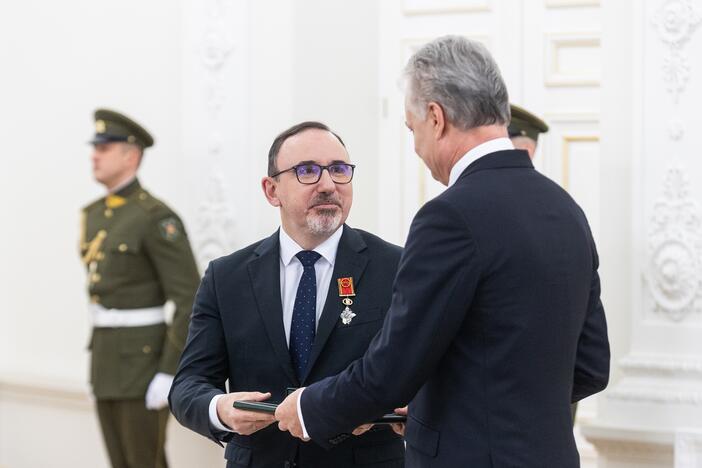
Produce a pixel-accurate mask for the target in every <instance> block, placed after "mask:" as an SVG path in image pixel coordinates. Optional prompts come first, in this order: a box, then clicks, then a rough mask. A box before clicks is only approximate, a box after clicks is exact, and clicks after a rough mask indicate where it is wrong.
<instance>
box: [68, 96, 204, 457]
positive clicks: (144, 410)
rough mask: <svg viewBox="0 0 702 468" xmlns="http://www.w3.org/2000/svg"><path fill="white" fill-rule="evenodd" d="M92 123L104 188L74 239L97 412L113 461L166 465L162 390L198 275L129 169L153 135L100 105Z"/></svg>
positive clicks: (181, 234)
mask: <svg viewBox="0 0 702 468" xmlns="http://www.w3.org/2000/svg"><path fill="white" fill-rule="evenodd" d="M95 131H96V133H95V137H94V139H93V140H92V141H91V143H92V144H93V146H94V152H93V155H92V163H93V175H94V177H95V179H96V180H97V181H98V182H99V183H100V184H102V185H104V186H105V188H106V189H107V194H106V196H104V197H102V198H100V199H99V200H96V201H95V202H93V203H91V204H90V205H88V206H86V207H85V208H84V209H83V226H82V239H81V244H80V247H81V256H82V260H83V263H84V264H85V266H86V269H87V272H88V293H89V295H90V314H91V319H92V323H93V333H92V339H91V342H90V349H91V351H92V360H91V361H92V362H91V370H90V376H91V383H92V387H93V393H94V394H95V398H96V402H97V413H98V417H99V419H100V425H101V428H102V433H103V437H104V440H105V444H106V446H107V451H108V453H109V456H110V460H111V462H112V466H113V467H115V468H136V467H139V468H142V467H143V468H147V467H158V468H161V467H166V466H167V463H166V456H165V452H164V443H165V430H166V422H167V420H168V408H167V404H168V400H167V398H168V391H169V389H170V386H171V383H172V381H173V375H174V374H175V371H176V367H177V365H178V360H179V358H180V353H181V351H182V349H183V346H184V344H185V339H186V336H187V333H188V330H187V329H188V322H189V319H190V312H191V309H192V303H193V298H194V295H195V291H196V289H197V287H198V284H199V282H200V276H199V274H198V271H197V267H196V265H195V260H194V258H193V253H192V250H191V248H190V243H189V241H188V237H187V236H186V233H185V229H184V228H183V223H182V222H181V220H180V218H179V217H178V215H176V214H175V213H174V212H173V211H172V210H171V209H170V208H169V207H168V206H166V205H165V204H164V203H163V202H161V201H160V200H158V199H157V198H155V197H153V196H152V195H151V194H149V192H147V191H146V190H144V189H143V188H142V187H141V185H140V184H139V181H138V180H137V178H136V174H137V170H138V168H139V164H140V162H141V158H142V157H143V153H144V149H145V148H148V147H150V146H152V145H153V144H154V140H153V138H152V137H151V135H149V133H148V132H147V131H146V130H144V128H142V127H141V126H140V125H139V124H137V123H136V122H134V121H133V120H131V119H129V118H128V117H126V116H124V115H122V114H120V113H118V112H114V111H110V110H106V109H98V110H97V111H95ZM167 300H171V301H173V303H174V304H175V313H174V315H173V318H172V320H171V321H170V322H169V323H167V322H166V317H165V313H164V303H165V302H166V301H167Z"/></svg>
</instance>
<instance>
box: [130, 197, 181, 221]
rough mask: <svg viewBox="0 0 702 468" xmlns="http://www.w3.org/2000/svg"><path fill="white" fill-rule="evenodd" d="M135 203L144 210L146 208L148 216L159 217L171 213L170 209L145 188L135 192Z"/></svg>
mask: <svg viewBox="0 0 702 468" xmlns="http://www.w3.org/2000/svg"><path fill="white" fill-rule="evenodd" d="M136 199H137V203H138V205H139V206H141V207H142V208H143V209H144V210H146V211H147V212H148V213H149V215H150V216H152V217H154V216H155V217H157V218H161V217H163V216H168V215H172V214H173V212H172V210H171V209H170V208H169V207H168V205H166V204H165V203H163V202H162V201H161V200H159V199H158V198H156V197H154V196H153V195H151V194H150V193H149V192H147V191H146V190H140V191H139V192H137V194H136Z"/></svg>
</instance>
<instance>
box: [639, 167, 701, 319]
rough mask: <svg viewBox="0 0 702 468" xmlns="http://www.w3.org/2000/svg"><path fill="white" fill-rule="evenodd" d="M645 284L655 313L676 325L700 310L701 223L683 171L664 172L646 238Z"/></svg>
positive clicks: (677, 168) (676, 169) (672, 169)
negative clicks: (661, 189)
mask: <svg viewBox="0 0 702 468" xmlns="http://www.w3.org/2000/svg"><path fill="white" fill-rule="evenodd" d="M647 253H648V255H647V256H648V262H647V263H648V265H647V272H646V277H645V280H646V284H647V286H648V291H649V293H650V295H651V297H652V298H653V302H654V306H653V309H654V311H655V312H657V313H660V314H662V315H663V316H665V317H667V318H669V319H670V320H671V321H674V322H679V321H682V320H683V319H685V318H686V317H688V316H689V315H690V314H692V313H696V314H698V313H700V310H702V219H701V217H700V213H699V209H698V206H697V203H696V202H695V200H694V199H693V198H692V197H691V195H690V192H689V182H688V180H687V176H686V174H685V171H684V170H683V169H682V168H681V167H678V166H672V167H670V168H669V169H668V171H667V173H666V176H665V180H664V184H663V194H662V196H661V197H660V198H659V199H658V201H657V202H656V203H655V205H654V208H653V215H652V218H651V221H650V232H649V235H648V252H647Z"/></svg>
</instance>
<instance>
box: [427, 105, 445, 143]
mask: <svg viewBox="0 0 702 468" xmlns="http://www.w3.org/2000/svg"><path fill="white" fill-rule="evenodd" d="M427 119H429V122H430V123H431V125H432V129H433V134H434V138H436V139H437V140H439V139H440V138H441V137H442V136H444V132H445V130H446V116H445V115H444V109H443V107H441V106H440V105H439V103H437V102H434V101H432V102H430V103H429V104H428V105H427Z"/></svg>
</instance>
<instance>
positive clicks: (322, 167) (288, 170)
mask: <svg viewBox="0 0 702 468" xmlns="http://www.w3.org/2000/svg"><path fill="white" fill-rule="evenodd" d="M304 166H317V167H319V176H318V177H317V180H315V181H314V182H303V181H301V180H300V176H299V175H298V173H297V168H298V167H304ZM332 166H348V167H350V168H351V178H350V179H349V180H348V182H337V181H335V180H334V177H333V176H332V175H331V172H329V168H330V167H332ZM325 169H326V170H327V172H329V176H330V177H331V180H332V182H334V183H335V184H339V185H346V184H350V183H351V181H352V180H353V174H354V172H355V169H356V165H355V164H349V163H332V164H329V165H328V166H323V165H321V164H317V163H305V164H296V165H294V166H293V167H290V168H288V169H284V170H282V171H278V172H276V173H275V174H273V175H272V176H269V177H271V178H273V177H278V176H279V175H280V174H284V173H286V172H290V171H295V178H296V179H297V181H298V182H299V183H301V184H302V185H314V184H316V183H317V182H319V180H320V179H321V178H322V173H323V172H324V170H325Z"/></svg>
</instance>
